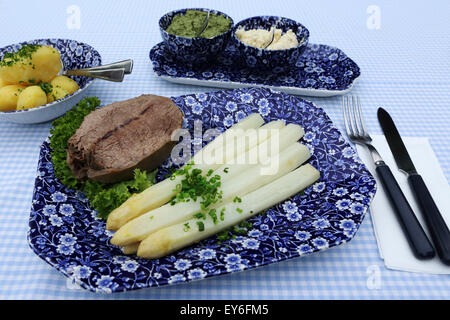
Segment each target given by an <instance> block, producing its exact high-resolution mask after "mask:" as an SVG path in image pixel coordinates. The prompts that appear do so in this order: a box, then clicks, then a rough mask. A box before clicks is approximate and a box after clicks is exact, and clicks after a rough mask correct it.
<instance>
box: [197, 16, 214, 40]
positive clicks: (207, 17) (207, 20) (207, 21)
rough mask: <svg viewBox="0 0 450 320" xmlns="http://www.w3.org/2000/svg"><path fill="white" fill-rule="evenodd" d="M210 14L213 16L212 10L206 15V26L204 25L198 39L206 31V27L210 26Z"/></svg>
mask: <svg viewBox="0 0 450 320" xmlns="http://www.w3.org/2000/svg"><path fill="white" fill-rule="evenodd" d="M210 14H211V10H208V14H207V15H206V19H205V24H204V25H203V27H202V29H201V30H200V32H199V33H197V38H198V37H200V35H201V34H202V33H203V31H205V29H206V27H207V26H208V23H209V16H210Z"/></svg>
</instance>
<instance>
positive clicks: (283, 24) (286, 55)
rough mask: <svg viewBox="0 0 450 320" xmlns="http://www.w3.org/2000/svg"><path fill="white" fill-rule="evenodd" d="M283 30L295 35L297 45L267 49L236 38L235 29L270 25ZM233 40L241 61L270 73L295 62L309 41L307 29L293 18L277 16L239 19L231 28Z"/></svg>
mask: <svg viewBox="0 0 450 320" xmlns="http://www.w3.org/2000/svg"><path fill="white" fill-rule="evenodd" d="M272 26H273V27H275V28H278V29H281V30H283V33H284V32H286V31H288V30H289V29H291V30H292V31H293V32H294V33H295V35H296V36H297V40H298V43H299V45H298V46H297V47H294V48H290V49H282V50H267V49H260V48H256V47H252V46H249V45H247V44H245V43H244V42H242V41H241V40H239V39H238V37H237V36H236V30H237V29H238V28H240V27H241V28H244V30H251V29H266V30H270V28H271V27H272ZM233 41H234V42H235V45H236V48H237V50H238V51H239V53H240V55H241V59H242V62H243V63H244V64H245V65H246V66H248V67H250V68H256V69H260V71H270V72H271V73H282V72H285V71H287V70H289V68H290V67H291V66H293V65H295V63H296V62H297V60H298V58H299V57H300V55H301V54H302V53H303V52H304V51H305V49H306V46H307V45H308V41H309V30H308V29H307V28H306V27H305V26H303V25H302V24H300V23H298V22H297V21H295V20H292V19H288V18H283V17H277V16H257V17H252V18H248V19H245V20H242V21H240V22H239V23H237V24H236V26H235V27H234V30H233Z"/></svg>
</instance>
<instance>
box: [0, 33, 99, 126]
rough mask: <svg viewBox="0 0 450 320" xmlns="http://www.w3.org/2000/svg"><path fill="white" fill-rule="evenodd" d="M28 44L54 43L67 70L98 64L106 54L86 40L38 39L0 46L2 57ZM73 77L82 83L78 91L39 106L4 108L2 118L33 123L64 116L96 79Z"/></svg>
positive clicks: (51, 45) (85, 93)
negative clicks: (18, 108) (100, 52)
mask: <svg viewBox="0 0 450 320" xmlns="http://www.w3.org/2000/svg"><path fill="white" fill-rule="evenodd" d="M27 44H34V45H43V46H50V47H53V48H56V49H58V51H59V53H60V54H61V62H62V65H63V70H71V69H83V68H90V67H97V66H99V65H101V63H102V58H101V56H100V54H99V53H98V51H97V50H95V49H94V48H93V47H91V46H90V45H88V44H86V43H83V42H80V41H76V40H70V39H37V40H31V41H25V42H21V43H17V44H12V45H9V46H6V47H3V48H0V60H1V59H3V56H4V55H5V53H7V52H16V51H18V50H19V49H20V48H22V46H24V45H27ZM70 78H72V79H73V80H75V81H76V82H77V83H78V86H79V89H78V90H77V91H75V92H74V93H72V94H69V95H67V96H65V97H64V98H62V99H59V100H56V101H53V102H50V103H47V104H45V105H42V106H39V107H36V108H31V109H24V110H17V111H2V112H0V121H3V120H4V121H8V122H15V123H28V124H31V123H41V122H47V121H50V120H53V119H55V118H58V117H60V116H62V115H63V114H64V113H66V112H67V111H68V110H70V109H72V107H73V106H74V105H76V104H77V103H78V102H79V101H80V100H81V99H83V98H85V97H86V96H87V93H88V92H87V89H88V87H89V86H90V85H91V84H92V83H93V82H94V80H95V79H94V78H89V77H73V76H70Z"/></svg>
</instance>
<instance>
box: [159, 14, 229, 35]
mask: <svg viewBox="0 0 450 320" xmlns="http://www.w3.org/2000/svg"><path fill="white" fill-rule="evenodd" d="M207 14H208V13H207V12H205V11H198V10H187V11H186V14H184V15H182V14H180V15H177V16H175V17H173V19H172V22H171V24H170V26H169V27H168V28H167V29H166V31H167V32H168V33H171V34H174V35H176V36H179V37H185V38H197V37H198V33H199V32H200V31H201V29H202V27H203V26H204V24H205V21H206V15H207ZM230 25H231V20H230V19H228V18H226V17H224V16H222V15H218V14H214V13H211V14H210V15H209V22H208V26H207V27H206V29H205V30H204V31H203V32H202V33H201V34H200V36H199V37H200V38H208V39H210V38H213V37H215V36H217V35H219V34H221V33H224V32H226V31H227V30H228V29H230Z"/></svg>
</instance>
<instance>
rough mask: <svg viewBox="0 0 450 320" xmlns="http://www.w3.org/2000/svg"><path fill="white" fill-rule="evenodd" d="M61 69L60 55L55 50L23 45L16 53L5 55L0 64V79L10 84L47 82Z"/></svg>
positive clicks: (47, 47)
mask: <svg viewBox="0 0 450 320" xmlns="http://www.w3.org/2000/svg"><path fill="white" fill-rule="evenodd" d="M61 69H62V64H61V55H60V53H59V51H58V50H57V49H55V48H52V47H49V46H39V45H25V46H23V47H22V48H21V49H20V50H19V51H18V52H16V53H10V54H6V55H5V56H4V58H3V60H2V61H1V62H0V78H1V79H3V80H4V81H7V82H10V83H19V84H37V83H40V82H49V81H50V80H51V79H53V78H54V77H55V76H56V75H57V74H58V72H59V71H61Z"/></svg>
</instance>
